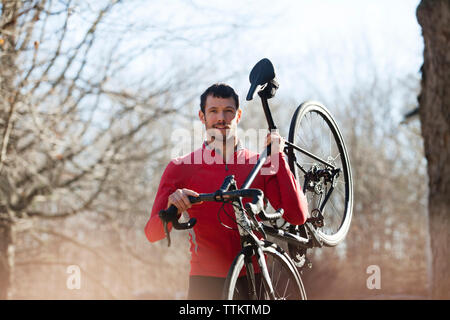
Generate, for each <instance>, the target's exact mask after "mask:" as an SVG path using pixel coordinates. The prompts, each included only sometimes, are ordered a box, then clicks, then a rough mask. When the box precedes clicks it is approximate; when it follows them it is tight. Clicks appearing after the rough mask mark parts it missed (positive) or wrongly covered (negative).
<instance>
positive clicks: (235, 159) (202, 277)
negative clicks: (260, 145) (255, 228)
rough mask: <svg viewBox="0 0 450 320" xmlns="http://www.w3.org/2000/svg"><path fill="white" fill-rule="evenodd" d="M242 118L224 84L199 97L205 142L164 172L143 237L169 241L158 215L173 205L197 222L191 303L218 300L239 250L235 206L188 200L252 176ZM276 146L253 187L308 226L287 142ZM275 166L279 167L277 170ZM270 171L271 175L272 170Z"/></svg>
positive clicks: (273, 139)
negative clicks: (228, 179)
mask: <svg viewBox="0 0 450 320" xmlns="http://www.w3.org/2000/svg"><path fill="white" fill-rule="evenodd" d="M241 116H242V110H241V109H240V108H239V97H238V95H237V94H236V93H235V91H234V90H233V88H231V87H230V86H228V85H226V84H214V85H212V86H211V87H209V88H208V89H206V91H205V92H204V93H203V94H202V95H201V97H200V111H199V118H200V120H201V121H202V123H203V124H204V125H205V129H206V132H207V141H205V142H204V143H203V145H202V147H201V148H199V149H197V150H195V151H194V152H192V153H190V154H188V155H185V156H182V157H179V158H175V159H173V160H172V161H171V162H170V163H169V164H168V166H167V167H166V169H165V171H164V173H163V175H162V178H161V183H160V185H159V188H158V192H157V194H156V198H155V202H154V204H153V208H152V212H151V216H150V220H149V221H148V223H147V225H146V227H145V234H146V236H147V238H148V240H149V241H150V242H155V241H158V240H161V239H163V238H164V237H165V234H164V231H163V225H162V222H161V220H160V218H159V216H158V213H159V211H160V210H162V209H166V208H168V207H169V206H170V205H172V204H174V205H175V206H176V207H177V208H178V213H179V214H181V213H182V212H187V213H188V215H189V217H195V218H197V224H196V225H195V226H194V227H193V228H192V229H189V233H190V244H191V247H190V251H191V271H190V278H189V292H188V299H220V298H221V293H222V288H223V285H224V282H225V277H226V275H227V272H228V269H229V268H230V266H231V263H232V261H233V259H234V257H235V256H236V255H237V253H238V252H239V250H240V239H239V233H238V231H237V228H236V222H235V221H234V220H233V218H234V211H233V208H232V206H231V204H226V205H225V206H224V208H223V209H224V210H223V212H226V213H228V214H219V215H218V212H219V210H220V209H221V206H222V203H217V202H201V203H197V204H195V205H191V203H190V202H189V199H188V196H198V194H199V193H212V192H214V191H216V190H217V189H219V187H220V186H221V184H222V182H223V180H224V178H225V177H226V176H228V175H234V176H235V179H236V182H237V185H238V187H239V186H241V185H242V184H243V183H244V181H245V179H246V178H247V176H248V174H249V173H250V171H251V170H252V168H253V166H254V164H255V163H256V159H257V158H258V154H256V153H253V152H251V151H249V150H247V149H244V148H243V147H242V144H241V142H240V140H239V139H238V137H237V134H236V129H237V125H238V124H239V121H240V119H241ZM269 143H272V155H271V156H270V157H269V158H270V159H268V160H267V161H266V165H265V167H264V169H268V170H266V172H269V173H270V174H263V173H262V170H261V171H260V173H259V174H258V175H257V176H256V178H255V180H254V181H253V183H252V185H251V187H252V188H258V189H261V190H262V191H263V192H264V195H265V197H267V198H268V200H269V202H270V204H271V205H272V206H273V207H274V208H276V209H278V208H283V209H284V212H285V213H284V216H283V218H285V219H286V220H287V221H288V222H290V223H291V224H296V225H300V224H303V223H304V222H305V221H306V218H307V216H308V207H307V202H306V198H305V196H304V194H303V192H302V190H301V188H300V186H299V185H298V184H297V182H296V180H295V178H294V176H293V175H292V173H291V172H290V170H289V166H288V164H287V162H286V160H285V158H284V155H283V147H284V140H283V139H282V138H281V137H280V135H279V134H278V133H271V134H268V135H267V138H266V145H268V144H269ZM273 163H277V166H276V167H275V166H273ZM271 168H272V169H273V170H271Z"/></svg>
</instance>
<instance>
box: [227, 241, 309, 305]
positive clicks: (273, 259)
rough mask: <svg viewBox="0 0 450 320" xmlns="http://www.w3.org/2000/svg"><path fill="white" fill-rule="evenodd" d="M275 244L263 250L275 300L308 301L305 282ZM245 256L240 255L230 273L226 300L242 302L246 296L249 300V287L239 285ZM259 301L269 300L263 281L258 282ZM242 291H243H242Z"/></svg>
mask: <svg viewBox="0 0 450 320" xmlns="http://www.w3.org/2000/svg"><path fill="white" fill-rule="evenodd" d="M274 247H276V245H275V244H273V245H272V246H270V247H266V248H263V249H262V250H263V253H264V255H265V256H266V264H267V268H268V273H269V277H270V280H271V282H272V286H273V288H274V293H275V299H277V300H306V293H305V289H304V287H303V282H302V280H301V278H300V275H299V274H298V272H297V270H296V269H295V267H294V265H293V263H292V262H291V261H290V258H289V257H288V256H287V254H286V253H284V252H283V253H281V252H280V251H278V250H277V249H276V248H274ZM244 260H245V255H244V254H243V253H241V254H239V255H238V256H237V257H236V259H235V260H234V262H233V264H232V267H231V269H230V271H229V273H228V276H227V279H226V281H225V287H224V299H225V300H237V299H239V300H241V299H243V298H242V297H243V296H245V297H246V298H248V294H247V292H242V290H248V288H247V287H245V288H244V287H242V286H241V287H240V286H239V285H238V279H239V275H240V274H241V272H242V270H243V269H244V270H245V262H244ZM255 289H256V296H257V300H268V299H269V294H268V292H266V290H265V287H264V285H263V281H256V287H255ZM240 290H241V291H240Z"/></svg>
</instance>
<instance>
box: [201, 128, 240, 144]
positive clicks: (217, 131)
mask: <svg viewBox="0 0 450 320" xmlns="http://www.w3.org/2000/svg"><path fill="white" fill-rule="evenodd" d="M205 127H206V128H207V129H206V136H207V139H208V141H210V140H212V141H216V142H223V143H227V142H231V141H233V142H234V138H235V136H236V128H233V127H232V126H230V125H213V126H211V127H210V128H208V126H207V125H205Z"/></svg>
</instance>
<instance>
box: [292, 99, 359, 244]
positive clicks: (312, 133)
mask: <svg viewBox="0 0 450 320" xmlns="http://www.w3.org/2000/svg"><path fill="white" fill-rule="evenodd" d="M289 142H291V143H293V144H294V145H296V146H298V147H300V148H302V149H304V150H306V151H308V152H310V153H312V154H313V155H315V156H316V157H319V158H320V159H321V160H324V161H325V162H327V163H329V164H331V165H332V166H334V167H335V168H337V169H340V171H339V173H338V174H337V175H335V176H334V178H333V179H332V181H327V178H323V177H322V178H320V179H317V177H318V175H314V174H313V173H314V171H315V172H319V171H322V172H324V170H327V169H330V168H331V167H330V166H328V165H326V164H323V163H322V162H321V161H318V160H317V159H313V158H312V157H310V156H309V155H306V154H304V153H302V152H300V151H298V150H295V149H293V148H290V149H289V152H288V159H289V166H290V168H291V171H292V172H293V174H294V176H295V177H296V179H297V181H298V182H299V184H300V185H301V186H302V188H303V192H304V193H305V195H306V197H307V199H308V206H309V211H310V214H312V215H315V214H319V215H320V214H321V215H322V216H323V226H321V225H315V228H316V230H317V233H318V236H319V237H320V238H321V240H322V241H323V243H324V244H325V245H327V246H335V245H337V244H338V243H339V242H341V241H342V240H343V239H344V238H345V236H346V234H347V232H348V229H349V227H350V222H351V218H352V210H353V181H352V175H351V169H350V162H349V158H348V154H347V150H346V147H345V143H344V139H343V137H342V134H341V132H340V131H339V128H338V126H337V124H336V121H335V120H334V118H333V117H332V115H331V114H330V112H329V111H328V110H327V109H326V108H325V107H324V106H323V105H321V104H320V103H317V102H310V101H308V102H305V103H303V104H301V105H300V106H299V107H298V108H297V110H296V111H295V113H294V116H293V118H292V121H291V126H290V130H289ZM311 177H315V178H316V181H312V180H314V179H311ZM330 191H331V192H330ZM316 209H317V210H316ZM319 212H320V213H319Z"/></svg>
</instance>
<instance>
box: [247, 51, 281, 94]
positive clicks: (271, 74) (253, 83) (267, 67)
mask: <svg viewBox="0 0 450 320" xmlns="http://www.w3.org/2000/svg"><path fill="white" fill-rule="evenodd" d="M274 79H275V70H274V68H273V65H272V62H270V60H269V59H267V58H264V59H261V60H260V61H259V62H258V63H257V64H255V66H254V67H253V69H252V71H250V77H249V80H250V89H249V91H248V94H247V101H250V100H252V99H253V95H254V94H255V91H256V88H257V87H258V86H262V85H264V84H267V83H269V82H271V81H272V80H274Z"/></svg>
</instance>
